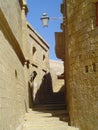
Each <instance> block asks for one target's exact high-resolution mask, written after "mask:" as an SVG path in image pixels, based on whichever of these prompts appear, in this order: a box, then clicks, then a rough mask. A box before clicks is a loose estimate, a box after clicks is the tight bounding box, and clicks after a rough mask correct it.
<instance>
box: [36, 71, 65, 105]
mask: <svg viewBox="0 0 98 130" xmlns="http://www.w3.org/2000/svg"><path fill="white" fill-rule="evenodd" d="M60 103H65V86H64V85H63V86H62V88H61V89H60V91H59V92H57V93H54V92H53V85H52V78H51V74H50V73H46V74H45V75H44V76H43V80H42V83H41V85H40V87H39V90H38V91H37V93H36V96H35V103H34V104H35V105H36V104H41V105H42V104H60Z"/></svg>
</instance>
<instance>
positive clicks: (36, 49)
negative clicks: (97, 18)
mask: <svg viewBox="0 0 98 130" xmlns="http://www.w3.org/2000/svg"><path fill="white" fill-rule="evenodd" d="M27 30H28V44H29V52H28V53H29V54H30V59H29V60H30V64H29V70H30V71H29V72H30V75H31V74H32V72H34V71H35V72H36V74H37V75H36V77H35V79H34V83H33V103H34V104H36V105H37V104H39V103H41V102H40V99H41V96H42V95H43V91H44V89H43V88H42V82H43V78H44V76H45V75H46V74H47V73H49V45H48V44H47V43H46V42H45V40H44V39H43V38H42V37H41V36H40V35H39V34H38V33H37V32H36V31H35V30H34V29H33V27H31V25H30V24H27ZM29 78H30V77H29ZM40 89H41V90H40ZM39 90H40V91H41V92H39ZM42 100H44V97H43V99H42Z"/></svg>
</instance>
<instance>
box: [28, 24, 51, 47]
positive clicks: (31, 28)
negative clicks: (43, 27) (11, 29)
mask: <svg viewBox="0 0 98 130" xmlns="http://www.w3.org/2000/svg"><path fill="white" fill-rule="evenodd" d="M27 26H28V27H29V29H30V30H31V31H32V32H34V33H35V34H36V35H37V36H38V38H39V39H40V40H41V41H42V42H43V43H44V45H46V47H47V48H48V49H49V48H50V46H49V45H48V43H47V42H46V41H45V40H44V39H43V38H42V37H41V36H40V35H39V34H38V33H37V31H36V30H35V29H34V28H33V27H32V26H31V25H30V23H28V22H27Z"/></svg>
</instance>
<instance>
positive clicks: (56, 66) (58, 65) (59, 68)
mask: <svg viewBox="0 0 98 130" xmlns="http://www.w3.org/2000/svg"><path fill="white" fill-rule="evenodd" d="M49 63H50V73H51V77H52V84H53V92H59V91H60V89H61V88H62V87H63V85H64V80H62V79H58V78H57V76H58V75H61V74H62V73H63V72H64V65H63V62H62V61H57V60H50V62H49Z"/></svg>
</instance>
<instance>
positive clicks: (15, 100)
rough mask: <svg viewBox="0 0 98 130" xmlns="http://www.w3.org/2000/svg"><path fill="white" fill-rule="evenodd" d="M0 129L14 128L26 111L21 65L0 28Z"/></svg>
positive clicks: (11, 129) (12, 129)
mask: <svg viewBox="0 0 98 130" xmlns="http://www.w3.org/2000/svg"><path fill="white" fill-rule="evenodd" d="M0 57H1V60H0V74H1V76H0V129H1V130H14V129H15V128H16V127H17V125H19V123H20V121H21V119H22V118H23V116H24V113H25V112H26V111H27V100H26V98H27V97H26V85H25V78H24V71H23V65H22V64H21V62H20V60H19V58H18V57H17V55H16V53H15V52H14V50H13V48H12V46H11V45H10V44H9V41H8V39H7V38H6V36H5V35H4V33H3V32H2V30H1V28H0Z"/></svg>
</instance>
